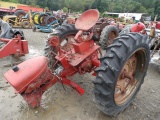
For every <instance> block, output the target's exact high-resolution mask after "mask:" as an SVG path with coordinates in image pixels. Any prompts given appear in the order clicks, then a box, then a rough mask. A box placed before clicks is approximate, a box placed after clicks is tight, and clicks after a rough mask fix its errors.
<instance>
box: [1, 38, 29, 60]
mask: <svg viewBox="0 0 160 120" xmlns="http://www.w3.org/2000/svg"><path fill="white" fill-rule="evenodd" d="M0 42H5V43H6V45H5V46H4V47H3V48H1V49H0V58H3V57H6V56H9V55H13V54H14V55H17V56H21V55H24V54H27V53H28V41H26V40H21V37H20V36H17V37H16V38H13V39H5V38H0Z"/></svg>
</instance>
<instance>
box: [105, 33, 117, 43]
mask: <svg viewBox="0 0 160 120" xmlns="http://www.w3.org/2000/svg"><path fill="white" fill-rule="evenodd" d="M116 37H117V36H116V33H115V32H114V31H112V32H110V34H109V36H108V41H107V42H108V43H107V44H109V45H110V44H112V43H113V41H114V39H115V38H116Z"/></svg>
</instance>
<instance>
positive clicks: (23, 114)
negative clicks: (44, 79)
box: [0, 29, 160, 120]
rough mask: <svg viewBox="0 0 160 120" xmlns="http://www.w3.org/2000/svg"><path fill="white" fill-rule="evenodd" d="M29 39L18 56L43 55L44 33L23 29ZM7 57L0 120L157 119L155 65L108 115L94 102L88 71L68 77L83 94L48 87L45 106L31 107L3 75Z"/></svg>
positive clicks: (1, 69) (159, 84) (0, 65)
mask: <svg viewBox="0 0 160 120" xmlns="http://www.w3.org/2000/svg"><path fill="white" fill-rule="evenodd" d="M23 31H24V34H25V36H26V39H27V40H28V42H29V50H30V53H29V54H28V55H26V56H25V57H23V58H21V59H22V60H26V59H29V58H32V57H34V56H39V55H43V49H44V47H45V36H47V35H48V34H47V33H41V32H35V33H33V32H32V30H26V29H25V30H23ZM6 63H9V57H5V58H3V59H0V120H44V119H46V120H159V119H160V94H159V93H160V89H159V88H160V79H159V77H160V72H159V71H158V69H159V68H158V67H157V66H155V65H150V67H149V69H148V72H147V76H146V77H145V82H144V84H143V85H142V87H141V90H140V91H139V93H138V95H137V96H136V98H135V99H134V101H133V102H132V104H131V105H130V106H129V107H128V108H127V109H126V110H124V111H123V112H122V113H120V114H119V115H118V116H116V117H109V116H106V115H104V114H103V113H102V112H100V111H99V110H98V109H97V107H96V105H95V104H94V102H93V94H92V90H93V89H92V88H93V85H92V80H94V77H93V76H91V75H90V74H86V75H83V76H80V75H78V74H76V75H75V76H74V77H72V78H71V79H72V80H74V81H76V82H77V83H78V84H80V86H82V87H83V88H84V89H85V91H86V92H85V94H84V95H83V96H80V95H78V94H77V93H75V92H74V91H73V90H72V89H70V88H68V87H65V88H66V89H67V91H64V90H63V87H62V86H61V85H60V84H56V85H54V86H53V87H51V88H50V89H49V90H47V92H46V93H45V94H44V96H43V100H42V104H43V106H44V107H45V109H42V108H37V109H31V108H29V107H28V105H27V104H26V103H25V101H24V100H23V99H22V97H21V96H20V95H19V94H14V89H13V87H11V86H10V85H9V84H8V83H7V82H6V80H5V78H4V77H3V74H4V73H5V72H6V71H7V70H8V69H10V67H3V65H4V64H6Z"/></svg>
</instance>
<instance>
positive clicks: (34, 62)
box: [4, 56, 48, 93]
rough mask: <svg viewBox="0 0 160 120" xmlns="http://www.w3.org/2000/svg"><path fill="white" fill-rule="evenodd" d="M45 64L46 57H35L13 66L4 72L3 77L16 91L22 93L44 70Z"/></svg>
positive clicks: (46, 63) (46, 61) (46, 64)
mask: <svg viewBox="0 0 160 120" xmlns="http://www.w3.org/2000/svg"><path fill="white" fill-rule="evenodd" d="M47 66H48V60H47V58H46V57H44V56H39V57H35V58H32V59H29V60H26V61H24V62H22V63H21V64H19V65H17V66H14V68H13V69H11V70H9V71H8V72H6V73H5V74H4V77H5V78H6V79H7V81H8V82H9V83H10V84H11V85H12V86H13V87H14V88H15V90H16V92H17V93H22V92H23V91H24V90H25V89H26V87H27V86H28V85H29V84H30V83H31V82H33V81H36V80H37V79H38V78H39V77H40V76H41V75H42V74H43V73H44V72H45V70H46V69H47Z"/></svg>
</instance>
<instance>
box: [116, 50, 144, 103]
mask: <svg viewBox="0 0 160 120" xmlns="http://www.w3.org/2000/svg"><path fill="white" fill-rule="evenodd" d="M140 54H145V53H144V51H143V50H139V51H137V52H135V53H133V54H132V56H131V57H130V58H129V59H128V60H127V61H126V62H125V64H124V66H123V68H122V70H121V72H120V75H119V77H118V79H117V83H116V86H115V92H114V99H115V103H116V104H117V105H122V104H125V103H126V102H127V101H128V100H129V99H130V98H131V96H132V95H133V93H134V92H135V91H136V89H137V86H138V84H139V82H140V81H139V80H137V79H136V78H135V74H136V69H137V64H138V55H140ZM141 61H142V60H141ZM141 63H143V62H141ZM142 67H143V65H142V66H141V67H140V68H139V69H142Z"/></svg>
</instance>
